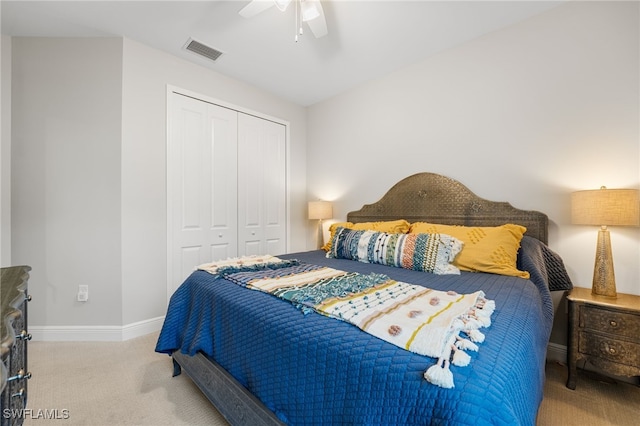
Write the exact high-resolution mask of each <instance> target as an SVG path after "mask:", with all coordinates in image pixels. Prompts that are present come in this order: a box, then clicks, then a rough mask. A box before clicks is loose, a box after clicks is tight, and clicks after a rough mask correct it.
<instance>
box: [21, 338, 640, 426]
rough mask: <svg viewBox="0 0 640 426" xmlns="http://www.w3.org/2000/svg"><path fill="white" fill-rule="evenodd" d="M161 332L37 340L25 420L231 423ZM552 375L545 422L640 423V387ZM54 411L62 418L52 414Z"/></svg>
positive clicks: (551, 371) (42, 424)
mask: <svg viewBox="0 0 640 426" xmlns="http://www.w3.org/2000/svg"><path fill="white" fill-rule="evenodd" d="M157 336H158V335H157V333H153V334H150V335H147V336H143V337H139V338H136V339H132V340H129V341H126V342H117V343H105V342H82V343H73V342H30V343H29V370H30V371H31V372H32V374H33V378H32V379H31V380H30V381H29V388H28V408H30V409H31V410H32V411H31V412H32V414H31V415H30V416H26V419H25V425H27V426H48V425H54V424H55V425H59V426H71V425H92V426H102V425H105V426H106V425H157V426H160V425H226V424H227V423H226V422H225V420H224V418H223V417H222V416H221V415H220V414H219V413H218V412H217V411H216V410H215V409H214V408H213V406H212V405H211V404H210V403H209V402H208V401H207V399H206V398H205V397H204V395H203V394H202V393H201V392H200V391H199V390H198V388H197V387H196V386H195V385H194V384H193V382H192V381H191V380H190V379H189V378H188V377H187V376H186V374H182V375H180V376H178V377H173V378H172V377H171V373H172V371H173V368H172V363H171V359H170V357H168V356H167V355H161V354H157V353H155V352H154V351H153V349H154V347H155V343H156V339H157ZM546 372H547V382H546V385H545V398H544V400H543V402H542V405H541V407H540V411H539V414H538V422H537V425H538V426H547V425H552V426H555V425H563V426H567V425H568V426H570V425H576V426H578V425H579V426H597V425H621V426H626V425H637V424H640V387H638V386H634V385H630V384H627V383H616V382H614V381H610V380H600V379H599V377H598V376H594V375H593V374H591V373H587V372H584V373H583V372H581V373H580V375H579V376H578V386H577V388H576V390H575V391H571V390H569V389H567V388H566V387H565V381H566V377H567V373H566V368H565V367H564V366H561V365H559V364H556V363H548V364H547V368H546ZM64 410H66V411H64ZM47 413H48V414H47ZM51 413H53V415H54V416H57V417H58V419H55V418H54V419H46V418H44V417H46V416H47V415H49V416H51ZM65 416H66V417H68V418H62V417H65Z"/></svg>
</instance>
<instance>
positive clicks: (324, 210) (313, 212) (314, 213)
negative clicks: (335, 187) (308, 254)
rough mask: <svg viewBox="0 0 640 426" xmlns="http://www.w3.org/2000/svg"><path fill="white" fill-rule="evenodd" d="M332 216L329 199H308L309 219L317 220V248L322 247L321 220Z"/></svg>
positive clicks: (331, 206) (331, 205)
mask: <svg viewBox="0 0 640 426" xmlns="http://www.w3.org/2000/svg"><path fill="white" fill-rule="evenodd" d="M332 217H333V204H331V202H329V201H309V220H317V221H318V234H317V235H316V242H317V245H318V248H321V247H322V240H323V238H322V221H323V220H324V219H331V218H332Z"/></svg>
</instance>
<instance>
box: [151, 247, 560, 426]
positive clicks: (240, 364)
mask: <svg viewBox="0 0 640 426" xmlns="http://www.w3.org/2000/svg"><path fill="white" fill-rule="evenodd" d="M279 257H281V258H289V259H299V260H301V261H304V262H308V263H312V264H318V265H327V266H331V267H333V268H336V269H340V270H345V271H355V272H361V273H369V272H376V273H384V274H386V275H388V276H390V277H391V278H392V279H395V280H398V281H404V282H408V283H413V284H419V285H423V286H426V287H429V288H433V289H437V290H445V291H446V290H454V291H457V292H459V293H470V292H473V291H477V290H482V291H484V292H485V293H486V295H487V297H488V298H489V299H493V300H495V303H496V310H495V312H494V314H493V316H492V322H493V323H492V325H491V326H490V327H489V328H487V329H483V332H484V334H485V336H486V339H485V341H484V342H483V343H482V344H481V345H480V350H479V351H478V352H470V355H471V357H472V362H471V364H470V365H469V366H467V367H456V366H452V367H451V371H452V372H453V376H454V381H455V388H453V389H444V388H441V387H438V386H434V385H432V384H430V383H429V382H427V381H426V380H425V379H424V378H423V373H424V371H425V369H426V368H427V367H428V366H430V365H433V363H434V360H433V359H432V358H428V357H424V356H421V355H417V354H414V353H411V352H408V351H406V350H403V349H400V348H398V347H396V346H394V345H392V344H390V343H387V342H384V341H382V340H380V339H378V338H376V337H373V336H371V335H369V334H367V333H365V332H363V331H361V330H359V329H358V328H356V327H355V326H353V325H350V324H348V323H346V322H342V321H338V320H335V319H331V318H327V317H325V316H322V315H320V314H316V313H311V314H308V315H303V314H302V313H301V312H300V310H298V309H296V308H295V307H294V306H292V305H291V304H289V303H287V302H284V301H282V300H280V299H278V298H276V297H273V296H271V295H268V294H265V293H262V292H258V291H252V290H249V289H246V288H242V287H240V286H238V285H236V284H232V283H231V282H229V281H226V280H224V279H216V277H215V276H214V275H211V274H209V273H207V272H203V271H196V272H194V273H193V274H191V276H189V277H188V278H187V280H186V281H185V282H184V283H183V284H182V285H181V286H180V287H179V288H178V290H176V292H175V293H174V295H173V296H172V298H171V302H170V305H169V309H168V312H167V316H166V318H165V323H164V326H163V328H162V331H161V334H160V337H159V339H158V343H157V346H156V351H158V352H161V353H167V354H171V353H173V352H174V351H176V350H180V351H181V352H182V353H185V354H189V355H193V354H195V353H196V352H198V351H202V352H203V353H205V354H206V355H208V356H210V357H212V358H213V359H215V360H216V361H217V362H218V363H219V364H220V365H222V366H223V367H224V368H225V369H226V370H227V371H228V372H229V373H231V374H232V375H233V376H234V377H235V378H236V379H237V380H238V381H239V382H240V383H241V384H242V385H243V386H245V387H246V388H247V389H249V390H250V391H251V392H252V393H253V394H254V395H255V396H257V397H258V398H259V399H260V400H261V401H262V402H263V403H264V404H265V405H266V406H267V407H268V408H269V409H270V410H272V411H273V412H274V413H275V414H276V415H277V416H278V417H279V418H280V419H281V420H282V421H283V422H285V423H288V424H292V425H303V424H340V425H345V424H350V425H440V424H442V425H445V424H446V425H465V424H466V425H481V424H497V425H516V424H521V425H533V424H535V418H536V414H537V410H538V407H539V405H540V402H541V401H542V391H543V385H544V362H545V354H546V346H547V342H548V338H549V334H550V330H551V324H552V321H553V306H552V302H551V296H550V292H549V287H551V288H553V289H556V290H559V289H568V288H570V287H571V283H570V281H569V279H568V277H567V276H566V272H565V271H564V267H563V265H562V261H561V260H560V259H559V258H557V256H555V255H554V254H553V252H550V251H549V250H548V248H547V247H546V246H544V245H542V244H541V243H539V242H538V241H537V240H533V239H528V237H525V239H524V240H523V242H522V248H521V252H520V255H519V260H518V262H519V263H518V264H519V266H520V267H521V268H524V269H526V270H528V271H529V272H530V273H531V280H525V279H522V278H516V277H506V276H500V275H493V274H484V273H468V272H463V273H462V274H461V275H460V276H453V275H434V274H429V273H425V272H418V271H411V270H406V269H400V268H392V267H387V266H382V265H371V264H365V263H360V262H356V261H352V260H343V259H327V258H325V253H324V252H323V251H313V252H306V253H296V254H291V255H285V256H279Z"/></svg>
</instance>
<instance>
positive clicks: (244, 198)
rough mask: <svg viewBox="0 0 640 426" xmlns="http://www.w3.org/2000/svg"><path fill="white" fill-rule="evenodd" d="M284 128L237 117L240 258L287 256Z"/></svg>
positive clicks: (245, 115) (260, 120) (242, 115)
mask: <svg viewBox="0 0 640 426" xmlns="http://www.w3.org/2000/svg"><path fill="white" fill-rule="evenodd" d="M285 136H286V129H285V126H283V125H282V124H279V123H274V122H273V121H269V120H264V119H261V118H258V117H255V116H252V115H248V114H243V113H240V114H239V115H238V254H239V255H260V254H272V255H278V254H283V253H286V238H285V236H286V223H285V221H286V211H285V208H286V151H285Z"/></svg>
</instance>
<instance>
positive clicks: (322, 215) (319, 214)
mask: <svg viewBox="0 0 640 426" xmlns="http://www.w3.org/2000/svg"><path fill="white" fill-rule="evenodd" d="M332 217H333V204H331V202H329V201H309V219H320V220H323V219H331V218H332Z"/></svg>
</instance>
